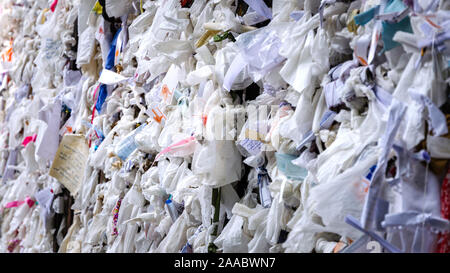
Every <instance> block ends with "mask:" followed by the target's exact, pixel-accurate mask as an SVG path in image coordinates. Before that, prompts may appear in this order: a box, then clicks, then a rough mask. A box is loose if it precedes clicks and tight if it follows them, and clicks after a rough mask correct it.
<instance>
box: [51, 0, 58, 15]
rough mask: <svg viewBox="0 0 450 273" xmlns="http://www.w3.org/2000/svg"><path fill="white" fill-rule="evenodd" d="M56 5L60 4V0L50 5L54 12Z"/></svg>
mask: <svg viewBox="0 0 450 273" xmlns="http://www.w3.org/2000/svg"><path fill="white" fill-rule="evenodd" d="M56 5H58V0H55V1H53V4H52V5H51V6H50V10H51V11H52V12H55V8H56Z"/></svg>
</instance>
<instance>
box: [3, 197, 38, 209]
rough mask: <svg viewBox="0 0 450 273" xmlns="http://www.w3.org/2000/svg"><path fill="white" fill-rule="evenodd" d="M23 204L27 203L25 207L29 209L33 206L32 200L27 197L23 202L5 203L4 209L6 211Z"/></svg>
mask: <svg viewBox="0 0 450 273" xmlns="http://www.w3.org/2000/svg"><path fill="white" fill-rule="evenodd" d="M25 203H27V205H28V206H29V207H30V208H31V207H32V206H33V205H34V203H35V201H34V200H32V199H31V198H30V197H27V198H25V200H24V201H12V202H9V203H7V204H6V206H5V208H7V209H8V208H15V207H18V206H21V205H23V204H25Z"/></svg>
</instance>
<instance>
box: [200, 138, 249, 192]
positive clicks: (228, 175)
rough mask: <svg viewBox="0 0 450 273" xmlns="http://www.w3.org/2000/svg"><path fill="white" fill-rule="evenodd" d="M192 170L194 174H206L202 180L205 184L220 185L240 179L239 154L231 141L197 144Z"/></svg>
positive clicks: (240, 164)
mask: <svg viewBox="0 0 450 273" xmlns="http://www.w3.org/2000/svg"><path fill="white" fill-rule="evenodd" d="M192 170H193V172H194V173H195V174H206V175H207V177H206V178H205V180H203V183H205V184H206V185H209V186H212V187H221V186H224V185H226V184H229V183H233V182H236V181H238V180H240V178H241V175H242V161H241V155H240V153H239V151H238V150H237V148H236V146H235V145H234V143H233V141H225V140H212V141H208V142H207V143H206V145H203V146H202V145H197V147H196V149H195V152H194V157H193V159H192Z"/></svg>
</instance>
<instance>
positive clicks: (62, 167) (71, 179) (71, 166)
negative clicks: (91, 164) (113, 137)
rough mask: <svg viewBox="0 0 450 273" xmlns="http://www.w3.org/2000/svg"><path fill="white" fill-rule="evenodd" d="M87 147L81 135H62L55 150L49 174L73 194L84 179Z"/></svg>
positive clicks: (87, 153)
mask: <svg viewBox="0 0 450 273" xmlns="http://www.w3.org/2000/svg"><path fill="white" fill-rule="evenodd" d="M88 155H89V149H88V146H87V143H86V140H85V138H84V136H83V135H76V134H66V135H64V137H63V139H62V141H61V143H60V144H59V148H58V150H57V151H56V155H55V158H54V160H53V164H52V167H51V169H50V176H52V177H54V178H56V179H57V180H58V181H59V182H60V183H61V184H63V185H64V186H65V187H66V188H67V189H68V190H69V191H70V193H71V194H72V195H75V194H76V193H77V191H78V189H79V188H80V185H81V183H82V182H83V179H84V169H85V167H86V163H87V158H88Z"/></svg>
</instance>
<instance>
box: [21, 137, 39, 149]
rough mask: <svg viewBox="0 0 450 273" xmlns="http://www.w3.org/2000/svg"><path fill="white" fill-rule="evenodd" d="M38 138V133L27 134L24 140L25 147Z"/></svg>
mask: <svg viewBox="0 0 450 273" xmlns="http://www.w3.org/2000/svg"><path fill="white" fill-rule="evenodd" d="M36 138H37V134H34V135H32V136H27V137H26V138H25V139H24V140H23V142H22V145H23V147H27V145H28V143H30V142H36Z"/></svg>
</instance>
